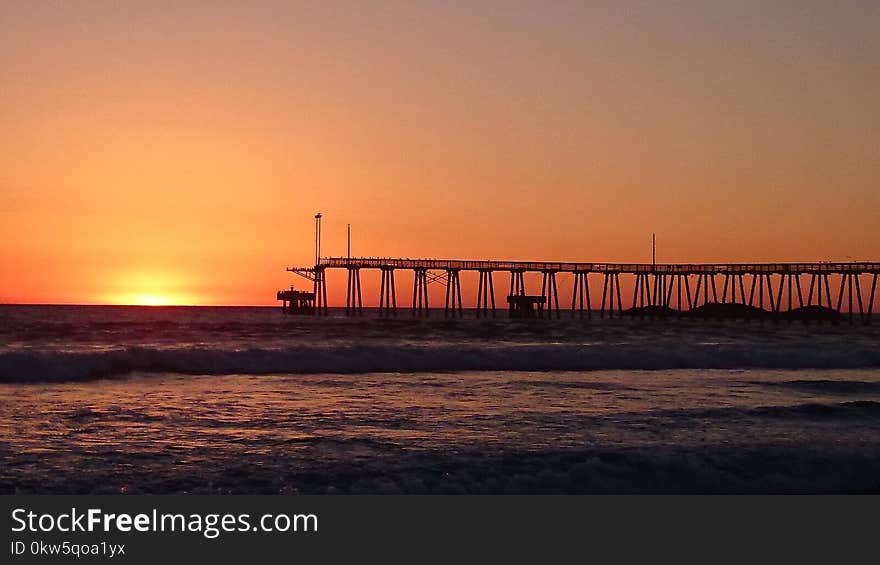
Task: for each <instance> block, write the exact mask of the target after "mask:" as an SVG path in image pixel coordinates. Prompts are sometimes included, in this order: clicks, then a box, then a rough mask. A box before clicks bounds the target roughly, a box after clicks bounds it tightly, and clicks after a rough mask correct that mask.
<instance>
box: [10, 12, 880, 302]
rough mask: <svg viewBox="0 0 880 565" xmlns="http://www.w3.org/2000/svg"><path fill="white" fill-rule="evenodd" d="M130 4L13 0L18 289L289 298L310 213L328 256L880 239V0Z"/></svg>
mask: <svg viewBox="0 0 880 565" xmlns="http://www.w3.org/2000/svg"><path fill="white" fill-rule="evenodd" d="M122 4H123V5H122V6H119V5H117V4H116V3H110V2H106V3H105V2H72V1H71V2H63V3H54V2H53V3H42V2H30V1H28V2H24V1H22V2H15V1H13V2H5V3H4V8H3V10H2V13H0V47H2V49H0V124H2V128H0V165H2V166H0V204H2V206H0V302H30V303H32V302H39V303H42V302H49V303H55V302H63V303H166V302H168V303H186V304H274V303H275V300H274V293H275V290H277V289H278V288H283V287H286V286H288V285H289V284H290V283H291V282H298V281H296V280H295V279H294V278H293V277H292V276H291V275H289V274H287V273H285V272H284V267H286V266H288V265H293V264H300V265H302V264H308V263H310V262H311V259H312V257H313V247H312V246H313V241H312V237H313V231H312V230H313V223H312V222H313V220H312V216H313V214H314V213H315V212H316V211H321V212H323V213H324V214H325V224H324V226H325V232H324V250H325V254H334V255H343V254H344V253H345V224H346V223H349V222H350V223H352V224H353V230H354V249H353V251H354V253H355V254H362V255H384V256H404V257H428V256H433V257H448V258H475V259H478V258H498V259H545V260H556V259H559V260H583V261H612V260H615V261H645V260H648V259H649V258H650V234H651V232H652V231H656V232H657V233H658V237H659V242H660V249H659V257H658V259H659V260H660V261H713V260H716V261H746V260H749V261H762V260H780V261H781V260H830V259H839V260H845V259H848V258H851V259H861V260H864V259H871V260H877V259H880V227H878V211H880V186H878V179H880V138H878V132H880V112H878V109H877V101H878V100H880V65H878V53H880V34H878V33H877V29H880V4H877V3H869V2H861V3H859V2H843V3H834V4H833V5H832V3H827V2H797V3H767V2H744V3H729V4H732V5H730V6H726V7H723V6H720V5H718V4H717V3H705V2H693V3H690V2H683V3H676V4H675V5H674V6H669V5H665V6H663V7H662V8H661V6H660V3H656V2H635V3H620V2H609V3H607V4H604V5H603V4H593V5H591V6H583V5H581V4H583V3H580V2H577V3H566V2H558V3H553V4H552V5H551V6H548V5H546V3H540V2H503V3H497V4H493V3H488V2H487V3H448V2H437V3H424V2H415V3H413V2H383V3H378V4H375V3H363V2H327V3H317V5H309V4H301V5H297V6H293V5H292V4H293V3H289V2H248V3H241V5H240V6H238V7H229V6H224V7H217V6H216V5H215V4H217V3H213V2H212V3H208V2H204V3H199V2H144V3H139V2H126V3H122ZM475 4H476V5H475ZM733 4H735V5H733ZM400 277H401V278H400V280H401V282H403V281H404V280H405V281H406V284H407V285H408V284H410V281H409V276H406V275H404V274H403V273H401V275H400ZM376 279H377V280H378V275H376ZM500 280H501V279H499V281H500ZM330 283H331V287H330V290H331V303H337V304H339V303H340V302H341V299H340V296H342V294H343V293H344V288H345V275H344V274H342V273H338V274H337V276H333V275H331V279H330ZM367 284H368V286H369V285H371V284H372V283H369V281H367ZM504 284H506V282H505V283H504ZM471 286H473V287H474V288H475V287H476V284H473V285H470V284H468V283H467V282H466V286H465V289H466V290H467V289H470V287H471ZM562 291H563V289H562V288H561V289H560V292H562ZM499 293H500V291H499ZM499 295H500V294H499ZM404 296H405V294H404ZM371 300H372V299H371ZM466 302H467V299H466Z"/></svg>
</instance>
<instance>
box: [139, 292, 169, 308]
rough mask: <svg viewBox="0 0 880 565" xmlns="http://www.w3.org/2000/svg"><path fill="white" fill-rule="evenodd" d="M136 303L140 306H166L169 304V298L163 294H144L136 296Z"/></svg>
mask: <svg viewBox="0 0 880 565" xmlns="http://www.w3.org/2000/svg"><path fill="white" fill-rule="evenodd" d="M136 304H139V305H141V306H167V305H168V304H169V300H168V298H167V297H165V296H158V295H155V294H145V295H142V296H138V297H137V299H136Z"/></svg>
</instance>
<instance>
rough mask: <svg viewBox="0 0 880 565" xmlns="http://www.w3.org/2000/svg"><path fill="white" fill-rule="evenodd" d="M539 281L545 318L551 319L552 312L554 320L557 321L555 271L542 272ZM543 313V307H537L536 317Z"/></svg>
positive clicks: (557, 306) (557, 304)
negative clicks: (545, 309) (554, 315)
mask: <svg viewBox="0 0 880 565" xmlns="http://www.w3.org/2000/svg"><path fill="white" fill-rule="evenodd" d="M543 275H544V276H543V278H542V281H541V296H543V297H544V304H546V305H547V318H548V319H549V318H552V317H553V311H554V309H555V311H556V318H557V319H559V289H558V288H557V287H556V271H544V272H543ZM543 311H544V305H543V304H542V305H540V306H539V307H538V313H539V314H538V315H541V314H542V313H543Z"/></svg>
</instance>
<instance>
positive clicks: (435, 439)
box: [0, 306, 880, 494]
mask: <svg viewBox="0 0 880 565" xmlns="http://www.w3.org/2000/svg"><path fill="white" fill-rule="evenodd" d="M343 314H344V312H342V311H340V310H332V309H331V315H330V316H329V317H327V318H323V317H300V316H284V315H282V314H281V313H280V311H279V310H278V309H277V308H257V307H114V306H0V493H7V494H8V493H90V492H99V493H678V492H685V493H692V492H878V491H880V347H878V344H880V324H875V325H872V326H863V325H859V324H856V325H849V324H846V323H843V324H839V325H831V324H824V325H819V324H815V323H813V324H804V323H800V322H795V323H786V322H781V323H776V322H772V321H764V322H758V321H752V322H749V323H747V322H741V321H736V322H734V321H726V322H725V321H706V320H692V319H691V320H678V319H672V320H648V319H646V320H630V319H613V320H609V319H598V318H597V317H596V316H594V317H593V319H591V320H580V319H570V318H569V316H568V313H567V312H563V315H562V319H560V320H552V321H549V320H510V319H507V318H506V316H505V315H504V313H503V312H502V313H500V314H499V317H498V318H495V319H488V320H486V319H476V318H475V317H474V314H473V313H472V312H468V313H466V317H465V319H463V320H447V319H444V318H443V313H442V311H434V312H432V314H431V317H430V318H427V319H414V318H411V317H410V315H409V311H408V310H406V309H402V310H401V312H400V315H399V316H398V317H397V318H394V319H382V318H379V317H377V316H376V315H375V313H368V314H367V315H366V316H364V317H359V318H347V317H345V316H344V315H343Z"/></svg>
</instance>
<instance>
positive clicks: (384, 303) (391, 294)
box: [379, 267, 397, 316]
mask: <svg viewBox="0 0 880 565" xmlns="http://www.w3.org/2000/svg"><path fill="white" fill-rule="evenodd" d="M380 270H381V271H382V284H381V286H380V287H379V315H380V316H397V289H396V287H395V284H394V268H393V267H380Z"/></svg>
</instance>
